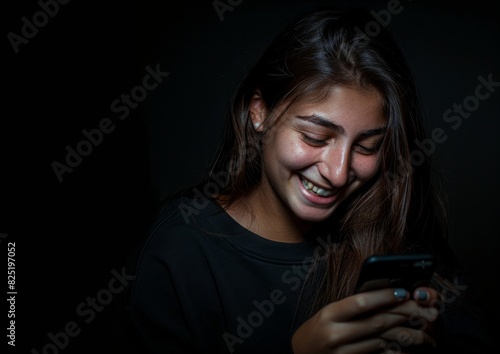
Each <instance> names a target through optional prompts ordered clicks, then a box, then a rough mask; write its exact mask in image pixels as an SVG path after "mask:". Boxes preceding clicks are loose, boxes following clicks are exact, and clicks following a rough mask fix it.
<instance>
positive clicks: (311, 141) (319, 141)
mask: <svg viewBox="0 0 500 354" xmlns="http://www.w3.org/2000/svg"><path fill="white" fill-rule="evenodd" d="M302 140H304V141H305V142H306V143H307V144H309V145H311V146H316V147H320V146H325V145H326V144H327V140H328V139H315V138H313V137H310V136H309V135H306V134H304V133H302Z"/></svg>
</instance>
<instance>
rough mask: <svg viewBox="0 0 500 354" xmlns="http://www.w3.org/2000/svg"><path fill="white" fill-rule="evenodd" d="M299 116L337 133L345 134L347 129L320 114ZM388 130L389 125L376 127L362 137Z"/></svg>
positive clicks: (362, 134)
mask: <svg viewBox="0 0 500 354" xmlns="http://www.w3.org/2000/svg"><path fill="white" fill-rule="evenodd" d="M297 118H299V119H302V120H305V121H308V122H311V123H313V124H316V125H320V126H322V127H325V128H328V129H330V130H332V131H334V132H336V133H339V134H344V133H345V130H344V128H343V127H342V126H340V125H338V124H335V123H333V122H331V121H330V120H328V119H326V118H325V117H323V116H320V115H318V114H311V115H309V116H297ZM386 131H387V127H381V128H376V129H370V130H367V131H365V132H363V133H361V134H360V135H361V136H362V137H368V136H373V135H381V134H384V133H385V132H386Z"/></svg>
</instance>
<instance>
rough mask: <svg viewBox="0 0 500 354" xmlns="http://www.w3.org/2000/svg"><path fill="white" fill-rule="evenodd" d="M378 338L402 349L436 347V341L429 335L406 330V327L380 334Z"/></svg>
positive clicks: (410, 329) (419, 331) (418, 331)
mask: <svg viewBox="0 0 500 354" xmlns="http://www.w3.org/2000/svg"><path fill="white" fill-rule="evenodd" d="M379 337H380V338H382V339H384V340H386V341H387V342H388V343H394V342H395V343H397V344H399V345H400V346H401V347H402V348H408V347H412V346H426V345H429V346H432V347H435V346H436V341H435V340H434V338H432V337H431V336H430V335H429V334H427V333H425V332H424V331H421V330H418V329H413V328H406V327H394V328H390V329H388V330H386V331H385V332H383V333H381V334H380V336H379Z"/></svg>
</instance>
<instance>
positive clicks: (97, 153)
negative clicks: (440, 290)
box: [0, 0, 500, 353]
mask: <svg viewBox="0 0 500 354" xmlns="http://www.w3.org/2000/svg"><path fill="white" fill-rule="evenodd" d="M212 2H213V1H209V0H206V1H189V2H180V1H178V2H166V1H163V2H161V1H158V2H154V1H135V2H121V1H106V2H105V3H104V2H88V1H75V0H74V1H71V2H69V3H68V4H66V5H60V6H59V11H58V13H57V14H56V15H55V16H54V17H53V18H50V20H49V21H48V23H47V24H46V25H45V26H43V27H41V28H40V29H39V31H38V33H37V34H36V36H34V37H33V38H31V39H29V43H27V44H21V45H20V46H19V53H17V54H15V53H14V50H13V47H12V46H11V44H10V42H9V40H8V37H7V34H8V33H9V32H14V33H17V34H21V27H22V25H23V23H22V21H21V18H22V17H23V16H26V17H27V18H28V19H32V16H33V14H35V13H36V12H37V11H40V6H39V5H38V4H37V2H36V1H19V2H16V3H15V4H14V3H12V2H11V3H9V5H8V9H6V8H5V9H4V10H2V31H3V32H2V33H3V34H4V40H3V42H2V43H3V45H2V50H3V54H2V58H3V59H5V60H2V62H3V70H4V75H2V77H3V80H2V82H3V83H4V90H3V97H2V98H3V99H2V102H3V110H2V111H3V113H2V117H1V127H0V144H1V145H0V148H1V149H0V154H1V161H0V164H1V165H0V166H1V171H0V176H1V179H2V180H1V187H0V188H1V189H0V193H1V194H0V205H1V208H2V209H1V214H0V233H2V234H3V235H4V236H5V234H7V235H8V236H6V238H0V241H1V242H2V243H1V244H0V251H1V259H2V260H3V261H2V262H1V263H2V264H3V266H2V267H5V269H6V268H7V265H6V263H7V247H6V246H7V242H15V243H16V268H17V269H16V288H17V291H18V294H17V296H16V327H17V331H16V350H15V352H31V349H33V348H34V349H36V350H38V351H39V352H40V353H42V348H43V346H44V345H45V344H46V343H49V342H50V340H49V338H48V333H49V332H52V333H54V334H55V333H57V332H60V331H62V330H63V329H64V326H65V325H66V324H67V323H68V322H69V321H75V322H76V323H77V324H78V326H79V328H80V329H81V333H80V334H79V335H78V336H76V337H75V338H71V339H70V342H69V344H68V345H67V347H66V348H65V349H64V350H60V352H64V353H88V352H94V351H99V352H101V351H107V352H111V353H113V352H117V347H115V344H114V341H113V337H112V330H111V329H110V326H109V321H108V320H109V317H110V312H111V311H110V309H111V308H113V306H116V301H113V302H111V304H109V305H107V306H105V308H104V310H103V311H102V312H100V313H97V316H96V318H95V319H94V320H92V321H91V322H90V323H88V324H87V323H85V322H84V317H82V316H79V315H78V314H77V313H76V308H77V306H78V305H79V304H80V303H82V302H85V301H86V299H87V297H95V296H96V294H97V293H98V292H99V291H101V290H102V289H105V288H107V286H108V282H109V280H110V279H111V278H112V277H113V275H112V273H111V271H112V270H113V269H114V270H116V271H118V272H120V271H121V269H122V267H123V265H124V264H125V262H126V257H127V255H128V254H129V253H130V252H131V251H132V249H133V247H134V246H135V245H136V244H137V243H138V242H139V240H140V239H141V238H142V237H143V236H144V235H145V232H146V231H147V228H148V226H149V224H150V222H151V221H152V218H153V216H154V212H155V211H156V209H157V207H158V204H159V201H160V199H161V198H162V197H163V196H165V195H168V194H169V193H171V192H173V191H175V190H177V189H178V188H181V187H186V186H189V185H190V184H191V183H193V182H196V181H197V180H198V178H199V177H200V176H201V174H202V173H203V172H205V171H206V169H207V167H208V164H209V163H210V162H211V160H212V156H213V153H214V149H215V147H216V145H217V143H218V139H219V133H220V130H221V127H222V121H223V115H224V112H225V109H226V106H227V104H228V102H229V99H230V94H231V92H232V89H233V87H234V85H235V84H236V83H237V82H238V80H239V79H240V78H241V77H242V76H243V73H244V72H245V70H246V69H247V68H248V66H249V65H251V63H252V61H253V60H254V59H255V58H257V57H258V56H259V54H260V53H261V52H262V51H263V50H264V47H265V46H266V45H267V43H268V42H269V40H270V39H271V37H272V35H273V34H274V33H275V31H276V30H278V29H279V28H280V27H281V25H282V24H283V23H284V21H286V20H288V19H290V18H291V17H293V16H295V15H296V14H299V13H300V12H302V11H303V10H308V9H311V8H313V7H314V6H315V5H317V4H332V5H334V4H339V5H341V4H342V3H343V2H335V1H322V2H320V1H276V0H274V1H251V0H244V1H242V2H241V3H240V4H239V5H237V6H233V10H232V11H227V12H225V13H224V14H223V20H221V19H220V18H219V16H218V15H217V13H216V11H215V9H214V7H213V4H212ZM233 3H234V4H236V3H238V1H233ZM346 3H349V2H346ZM356 4H357V5H360V6H365V7H366V8H368V9H373V10H375V11H380V10H383V9H386V7H387V1H369V2H356ZM401 4H402V6H403V11H402V12H401V13H399V14H397V15H393V17H392V18H391V21H390V25H391V27H393V28H394V30H395V32H396V37H397V39H398V41H399V42H400V44H401V47H402V49H403V51H404V52H405V53H406V54H407V56H408V60H409V61H410V64H411V66H412V68H413V69H414V72H415V74H416V79H417V84H418V86H419V90H420V92H421V96H422V100H423V104H424V109H425V113H426V116H427V118H428V119H429V124H428V125H429V130H430V131H431V130H432V129H435V128H437V127H439V128H442V129H443V130H444V131H445V132H446V134H447V136H448V139H447V140H446V141H445V142H444V143H442V144H437V146H436V153H435V154H433V156H434V157H436V158H437V159H438V162H439V169H440V171H441V172H442V174H443V176H444V180H445V187H446V191H447V192H448V195H449V200H450V215H451V231H450V244H451V246H452V247H453V249H454V250H455V251H456V253H457V256H458V257H459V259H460V260H461V261H462V263H463V264H464V266H466V267H467V268H468V269H470V272H471V274H472V277H471V285H472V286H473V287H474V289H475V292H477V294H478V296H480V298H481V301H482V303H483V304H484V305H485V307H486V309H487V313H488V315H489V316H490V319H491V320H492V325H493V324H494V322H496V316H498V315H499V306H498V303H497V300H496V299H498V297H499V296H500V290H499V284H498V275H497V274H498V273H497V269H499V267H498V266H499V258H500V257H499V256H498V251H499V236H500V233H499V231H498V226H497V220H498V218H499V217H500V215H499V207H498V204H499V203H498V200H499V199H500V188H499V185H498V181H499V180H500V178H499V177H500V168H499V163H498V162H499V157H500V145H499V144H498V140H499V139H498V134H499V132H500V124H499V121H500V104H499V102H500V87H498V88H496V91H495V92H494V93H492V94H491V96H490V97H489V98H488V99H486V100H484V101H480V105H479V107H478V108H477V110H475V111H473V112H471V115H470V117H469V118H468V119H466V120H464V121H463V122H462V125H461V126H460V127H459V128H458V129H452V124H450V123H447V122H445V121H444V120H443V114H444V112H445V111H446V110H447V109H449V108H453V104H455V103H457V104H462V103H463V101H464V99H465V98H466V97H468V96H470V95H474V90H475V88H476V86H477V85H478V84H479V81H478V79H477V77H478V76H479V75H482V76H483V77H485V78H487V77H488V75H489V74H492V77H493V80H494V81H500V70H499V63H500V48H499V47H500V29H499V23H498V20H497V18H498V15H499V12H498V10H497V8H496V5H494V4H493V3H491V4H490V2H487V1H474V2H463V1H462V2H450V3H447V4H446V5H445V4H441V5H438V4H435V2H430V1H417V0H413V1H401ZM6 6H7V5H4V7H6ZM147 65H149V66H151V67H152V68H155V67H156V65H159V66H160V68H161V71H164V72H169V73H170V75H169V76H168V77H167V78H165V79H164V81H163V83H162V84H161V85H160V86H159V87H158V88H157V89H155V90H154V91H152V92H148V96H147V98H146V100H144V101H143V102H141V103H140V104H139V105H138V107H137V108H136V109H134V110H132V111H131V113H130V115H129V116H128V117H127V118H126V119H124V120H120V119H118V114H116V113H114V112H112V111H111V109H110V104H111V102H113V101H114V100H115V99H117V98H119V97H120V95H121V94H127V93H130V91H131V90H132V88H134V87H135V86H136V85H138V84H141V83H142V79H143V77H144V76H145V75H146V71H145V67H146V66H147ZM105 117H107V118H110V119H111V120H112V121H113V123H114V124H115V130H114V131H113V132H111V133H109V134H105V135H104V138H103V140H102V142H101V143H100V144H99V145H98V146H97V147H94V149H93V151H92V153H91V154H90V155H89V156H87V157H84V158H83V159H82V162H81V163H80V164H79V165H78V166H77V167H75V168H74V170H73V172H71V173H66V174H64V175H63V178H64V180H63V182H59V181H58V179H57V177H56V175H55V173H54V171H53V169H52V167H51V164H52V163H53V162H54V161H59V162H61V163H64V159H65V155H66V150H65V147H66V145H70V146H72V147H73V148H75V147H76V145H77V144H78V143H79V142H80V141H81V140H82V139H83V138H84V137H83V135H82V133H81V131H82V129H87V130H90V129H94V128H97V127H98V126H99V122H100V121H101V119H103V118H105ZM4 274H5V278H4V280H3V281H5V284H6V285H7V275H6V270H5V272H4ZM6 285H5V288H4V289H6ZM5 292H6V290H4V293H5ZM3 308H5V311H6V312H5V313H4V314H3V315H1V316H2V318H5V321H4V322H2V325H1V326H0V327H1V328H6V326H8V320H7V318H6V317H7V316H6V315H7V307H6V306H4V307H3ZM4 326H5V327H4ZM2 331H5V332H2V333H4V334H2V336H1V338H3V339H2V341H4V342H7V339H6V332H7V331H6V330H2ZM2 346H3V347H6V348H9V349H12V348H10V347H8V346H7V345H4V343H2ZM48 352H50V351H48Z"/></svg>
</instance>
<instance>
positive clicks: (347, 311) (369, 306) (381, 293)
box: [325, 289, 409, 322]
mask: <svg viewBox="0 0 500 354" xmlns="http://www.w3.org/2000/svg"><path fill="white" fill-rule="evenodd" d="M407 299H409V293H408V291H406V290H405V289H382V290H375V291H368V292H365V293H360V294H356V295H352V296H348V297H346V298H344V299H342V300H340V301H338V302H336V303H331V304H329V305H327V306H326V307H325V310H326V311H329V313H330V316H331V317H330V318H331V320H332V321H335V322H343V321H347V320H349V319H352V318H354V317H356V316H359V315H362V314H365V313H367V312H370V311H373V310H377V309H381V308H383V307H386V306H390V305H394V304H397V303H400V302H402V301H404V300H407Z"/></svg>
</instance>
